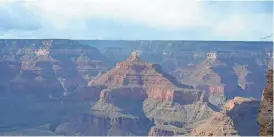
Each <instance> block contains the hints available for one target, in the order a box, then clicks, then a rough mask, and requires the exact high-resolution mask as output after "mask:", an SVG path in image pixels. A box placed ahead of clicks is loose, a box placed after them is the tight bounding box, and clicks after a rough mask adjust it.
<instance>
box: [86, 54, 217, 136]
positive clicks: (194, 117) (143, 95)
mask: <svg viewBox="0 0 274 137" xmlns="http://www.w3.org/2000/svg"><path fill="white" fill-rule="evenodd" d="M96 84H104V85H106V86H107V89H105V90H102V91H101V95H100V101H99V102H97V105H99V104H100V105H101V106H102V105H103V104H105V105H106V104H107V106H109V105H111V106H113V107H114V106H115V108H119V109H121V110H123V111H124V112H123V111H120V112H119V113H118V114H117V115H118V116H120V117H124V116H127V115H128V114H130V115H131V116H133V117H138V119H144V118H148V119H147V121H150V122H147V123H151V122H153V123H154V124H155V126H154V127H152V128H151V130H150V132H149V135H156V134H157V133H159V134H158V135H160V133H165V132H161V131H159V132H157V133H156V131H154V130H157V131H158V130H163V131H165V130H166V131H167V132H169V130H173V128H170V127H174V126H175V127H174V128H178V129H175V130H179V131H186V132H182V133H181V134H186V133H187V132H188V131H187V130H186V129H184V124H185V123H193V122H197V121H200V120H203V119H206V118H208V117H209V116H210V114H211V113H212V112H213V111H214V108H212V107H211V106H210V103H208V101H207V96H206V95H205V94H203V92H201V91H200V90H197V89H194V88H193V87H191V86H188V85H184V84H180V83H179V82H177V81H176V79H175V78H173V77H172V76H171V75H169V74H166V73H165V72H163V71H162V70H161V68H160V66H159V65H156V64H150V63H146V62H143V61H142V60H141V59H140V58H139V56H138V55H137V54H136V53H135V52H133V53H132V55H131V56H130V57H129V58H128V59H126V60H125V61H123V62H120V63H117V64H116V67H115V68H113V69H111V70H110V71H108V72H106V73H105V74H103V75H101V76H100V77H98V78H97V79H95V80H92V81H90V82H89V86H92V85H96ZM125 102H127V103H126V104H124V103H125ZM129 104H130V107H129V106H128V105H129ZM133 106H134V107H133ZM132 107H133V108H134V109H132ZM97 108H98V107H97ZM101 108H104V107H101ZM94 111H95V110H94ZM96 112H104V113H103V114H104V115H105V113H106V112H107V114H111V115H116V113H115V112H112V111H111V110H108V109H104V110H98V109H97V110H96ZM125 113H126V114H127V115H126V114H125ZM103 114H101V115H103ZM174 123H177V124H174ZM162 124H165V125H164V126H161V125H162ZM151 126H152V125H151ZM159 126H160V127H161V128H159ZM165 128H166V129H165ZM140 129H142V127H139V128H138V130H140ZM147 134H148V132H147V133H146V134H143V135H147Z"/></svg>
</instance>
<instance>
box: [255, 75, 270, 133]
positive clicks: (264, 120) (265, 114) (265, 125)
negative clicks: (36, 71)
mask: <svg viewBox="0 0 274 137" xmlns="http://www.w3.org/2000/svg"><path fill="white" fill-rule="evenodd" d="M258 123H259V124H260V135H261V136H273V70H270V71H269V72H268V75H267V86H266V88H265V89H264V91H263V95H262V102H261V105H260V110H259V116H258Z"/></svg>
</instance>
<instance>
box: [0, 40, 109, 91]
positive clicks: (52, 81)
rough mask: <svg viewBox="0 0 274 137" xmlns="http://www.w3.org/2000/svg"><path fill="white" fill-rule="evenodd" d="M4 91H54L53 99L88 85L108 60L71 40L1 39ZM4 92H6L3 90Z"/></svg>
mask: <svg viewBox="0 0 274 137" xmlns="http://www.w3.org/2000/svg"><path fill="white" fill-rule="evenodd" d="M0 46H1V55H0V64H1V65H0V70H1V71H0V73H1V76H3V77H1V79H0V80H1V85H0V87H1V88H2V89H4V91H37V90H45V91H47V92H49V91H52V93H47V94H54V96H60V95H63V92H67V93H68V92H73V91H74V90H75V89H77V87H78V86H79V85H87V81H89V80H91V79H93V78H94V77H95V76H97V74H98V73H99V72H103V71H104V70H106V68H107V66H106V65H105V63H104V62H106V59H105V57H104V56H103V55H102V54H101V53H100V52H99V51H98V50H97V49H96V48H93V47H89V46H85V45H81V44H79V43H77V42H76V41H71V40H0ZM2 91H3V90H2Z"/></svg>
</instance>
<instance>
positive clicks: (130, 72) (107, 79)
mask: <svg viewBox="0 0 274 137" xmlns="http://www.w3.org/2000/svg"><path fill="white" fill-rule="evenodd" d="M94 84H105V85H106V86H107V87H108V88H109V89H110V90H111V91H110V92H106V91H103V92H102V93H101V98H103V97H104V96H106V95H107V96H108V98H115V97H110V96H114V94H115V95H117V96H120V97H122V96H127V97H137V98H138V97H139V98H140V99H142V100H144V99H145V98H153V99H156V100H162V101H164V100H166V101H173V100H176V99H177V100H180V99H181V98H182V97H183V96H184V95H186V94H185V93H184V92H180V91H178V90H177V89H178V88H181V87H182V88H183V87H184V88H187V87H188V86H186V85H182V84H179V83H178V82H177V81H176V80H175V79H174V78H173V77H171V76H170V75H168V74H165V73H164V72H162V70H161V68H160V66H159V65H155V64H149V63H145V62H142V61H141V59H140V58H139V57H138V56H137V55H132V56H131V57H129V58H128V59H127V60H125V61H123V62H120V63H117V65H116V67H115V68H113V69H111V70H110V71H108V72H106V73H105V74H103V75H102V76H100V77H98V78H97V79H95V80H92V81H90V82H89V85H94ZM132 87H136V88H135V89H133V88H132ZM117 88H119V89H117ZM131 90H134V91H131ZM116 91H117V92H116ZM186 96H187V95H186ZM188 96H189V98H188V99H192V98H193V97H191V95H190V94H189V95H188ZM194 96H195V95H194ZM197 96H199V95H197ZM198 98H199V97H198ZM194 100H195V99H194ZM196 100H197V99H196Z"/></svg>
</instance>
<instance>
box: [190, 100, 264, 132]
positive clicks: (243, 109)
mask: <svg viewBox="0 0 274 137" xmlns="http://www.w3.org/2000/svg"><path fill="white" fill-rule="evenodd" d="M259 104H260V102H259V101H258V100H255V99H250V98H242V97H235V98H234V99H232V100H229V101H227V103H226V104H225V107H224V109H223V110H222V111H221V112H216V113H214V114H213V115H211V117H210V118H209V119H208V120H205V121H204V122H203V123H201V124H200V125H198V126H197V127H196V128H194V129H193V130H192V132H191V135H199V136H234V135H240V136H258V135H259V125H258V124H257V122H256V117H257V116H258V113H257V111H258V109H259Z"/></svg>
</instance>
